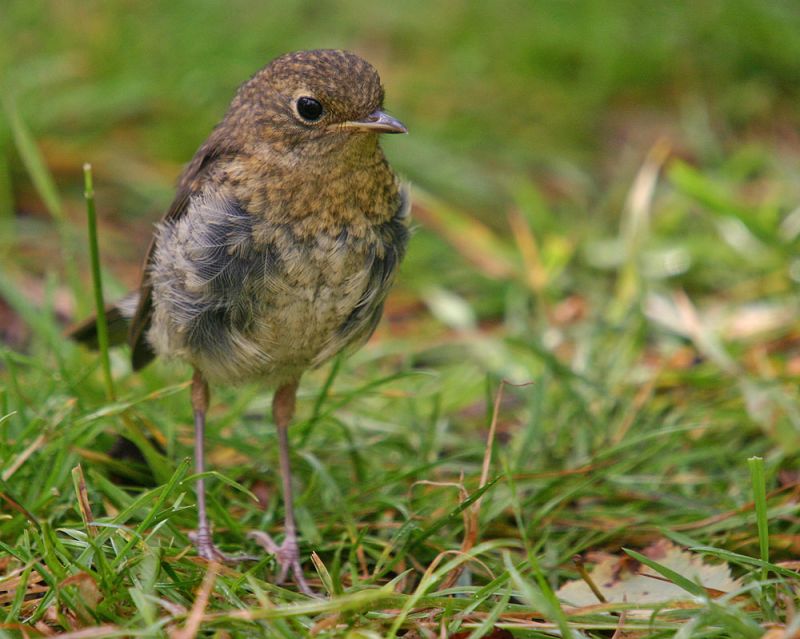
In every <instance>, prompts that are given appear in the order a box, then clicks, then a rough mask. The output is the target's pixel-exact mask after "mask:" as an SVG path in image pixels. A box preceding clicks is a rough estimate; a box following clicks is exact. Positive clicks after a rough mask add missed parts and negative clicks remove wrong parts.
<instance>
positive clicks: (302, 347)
mask: <svg viewBox="0 0 800 639" xmlns="http://www.w3.org/2000/svg"><path fill="white" fill-rule="evenodd" d="M383 102H384V88H383V84H382V83H381V79H380V77H379V75H378V72H377V71H376V69H375V68H374V67H373V66H372V65H371V64H370V63H368V62H367V61H366V60H364V59H363V58H361V57H360V56H358V55H357V54H355V53H352V52H349V51H344V50H338V49H317V50H307V51H296V52H292V53H287V54H284V55H282V56H280V57H277V58H275V59H274V60H272V61H271V62H270V63H269V64H267V65H266V66H265V67H263V68H262V69H261V70H259V71H258V72H256V73H255V74H254V75H253V76H252V77H251V78H250V79H249V80H248V81H246V82H245V83H244V84H242V85H241V86H240V87H239V89H238V90H237V92H236V94H235V96H234V98H233V100H232V102H231V104H230V106H229V108H228V110H227V112H226V113H225V115H224V117H223V118H222V120H221V121H220V123H219V124H218V125H217V126H216V127H215V128H214V129H213V131H212V132H211V134H210V135H209V137H208V138H207V139H206V140H205V142H203V144H202V145H200V147H199V149H198V150H197V152H196V153H195V155H194V157H193V158H192V159H191V161H190V162H189V164H188V165H187V166H186V168H185V169H184V171H183V173H182V174H181V176H180V178H179V180H178V185H177V190H176V194H175V197H174V199H173V201H172V204H171V206H170V207H169V209H168V210H167V211H166V214H165V215H164V217H163V219H162V220H161V222H160V223H158V224H157V225H156V229H155V232H154V235H153V238H152V241H151V243H150V246H149V248H148V250H147V253H146V257H145V260H144V265H143V268H142V275H141V282H140V285H139V287H138V290H136V291H134V292H133V293H131V294H130V295H128V296H126V297H124V298H123V299H122V300H120V302H119V303H117V304H115V305H110V306H109V307H108V309H107V311H106V316H107V322H108V327H109V335H110V336H111V341H112V343H113V344H119V343H124V342H127V344H128V345H129V346H130V352H131V363H132V368H133V369H134V370H139V369H141V368H142V367H144V366H146V365H147V364H149V363H150V362H151V361H152V360H153V359H154V358H155V357H157V356H158V357H163V358H166V359H177V360H182V361H184V362H186V363H188V364H189V365H190V366H191V368H192V371H193V374H192V379H191V403H192V409H193V415H194V447H195V454H194V462H195V471H196V473H198V474H202V473H204V472H205V469H206V466H205V456H204V439H205V430H206V412H207V410H208V406H209V400H210V393H209V386H210V385H211V386H216V385H220V384H221V385H237V384H242V383H252V382H255V383H259V384H262V385H263V386H264V388H265V389H266V388H270V389H273V390H274V394H273V399H272V417H273V421H274V423H275V427H276V430H277V439H278V458H279V466H280V477H281V483H282V493H283V504H284V517H285V521H284V538H283V541H282V543H281V544H278V543H276V542H275V541H274V540H273V539H272V537H271V536H269V535H268V534H267V533H266V532H265V531H252V532H251V533H250V535H251V537H252V539H254V540H255V541H256V542H257V543H258V544H259V545H260V546H261V547H263V549H264V550H266V551H267V552H268V553H271V554H273V555H274V556H275V559H276V562H277V564H278V567H279V575H278V578H277V580H276V583H283V582H284V581H285V580H286V579H287V577H288V576H289V573H291V574H292V577H293V579H294V580H295V583H296V584H297V585H298V587H299V588H300V590H302V591H303V592H305V593H307V594H313V592H312V591H311V589H310V588H309V586H308V583H307V582H306V580H305V577H304V574H303V571H302V566H301V562H300V554H299V546H298V536H297V529H296V526H295V519H294V510H293V497H292V474H291V468H290V448H289V438H288V429H289V425H290V424H291V422H292V419H293V416H294V412H295V402H296V394H297V389H298V385H299V383H300V379H301V377H302V375H303V374H304V373H305V372H306V371H308V370H310V369H314V368H316V367H319V366H321V365H322V364H324V363H325V362H326V361H328V360H330V359H331V358H332V357H334V356H335V355H337V354H338V353H340V352H343V351H346V352H352V351H353V350H355V349H357V348H359V347H360V346H362V345H363V344H364V343H365V342H366V341H367V339H368V338H369V337H370V335H371V334H372V333H373V331H374V330H375V328H376V325H377V324H378V321H379V320H380V317H381V315H382V310H383V305H384V301H385V299H386V296H387V294H388V292H389V288H390V287H391V285H392V283H393V281H394V279H395V275H396V273H397V270H398V267H399V265H400V262H401V260H402V259H403V257H404V255H405V252H406V247H407V243H408V239H409V208H410V207H409V195H408V186H407V184H406V183H405V182H404V181H402V180H401V179H400V178H399V177H398V175H397V174H396V173H395V172H394V170H393V169H392V168H391V166H390V165H389V163H388V161H387V159H386V157H385V155H384V153H383V151H382V149H381V146H380V143H379V138H380V137H381V135H382V134H403V133H407V132H408V131H407V128H406V127H405V125H404V124H403V123H402V122H400V121H399V120H398V119H396V118H395V117H393V116H391V115H390V114H389V113H388V112H387V111H386V110H385V109H384V107H383ZM68 334H69V335H70V337H72V338H73V339H75V340H77V341H78V342H83V343H85V344H88V345H90V346H95V347H96V344H97V326H96V319H95V318H94V317H92V318H89V319H87V320H85V321H84V322H82V323H80V324H77V325H75V326H74V327H73V328H72V329H71V330H70V331H69V332H68ZM196 493H197V529H196V531H194V533H192V534H191V535H190V538H191V539H192V541H193V543H194V545H195V547H196V550H197V553H198V555H199V556H201V557H203V558H205V559H207V560H212V561H227V560H231V559H232V558H231V557H229V556H228V555H226V554H224V553H222V552H221V551H220V550H219V549H218V548H217V546H216V545H215V544H214V542H213V538H212V529H211V523H210V521H209V517H208V512H207V509H206V495H205V482H204V479H203V478H202V476H201V477H200V478H198V479H197V480H196Z"/></svg>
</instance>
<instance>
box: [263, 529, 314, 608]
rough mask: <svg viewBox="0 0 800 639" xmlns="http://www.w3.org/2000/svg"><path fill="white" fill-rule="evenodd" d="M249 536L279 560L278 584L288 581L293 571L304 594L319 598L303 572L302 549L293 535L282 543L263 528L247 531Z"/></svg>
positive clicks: (293, 575)
mask: <svg viewBox="0 0 800 639" xmlns="http://www.w3.org/2000/svg"><path fill="white" fill-rule="evenodd" d="M247 536H248V537H249V538H250V539H252V540H253V541H255V542H256V543H257V544H258V545H259V546H261V547H262V548H263V549H264V550H266V551H267V552H268V553H269V554H271V555H275V560H276V561H277V562H278V566H280V572H279V573H278V579H277V580H276V581H275V583H276V584H278V585H280V584H282V583H283V582H284V581H286V577H288V576H289V572H290V571H291V573H292V577H294V580H295V583H297V586H298V587H299V588H300V591H301V592H302V593H303V594H305V595H308V596H309V597H315V598H319V595H318V594H316V593H315V592H314V591H313V590H311V588H310V586H309V585H308V582H307V581H306V578H305V575H304V574H303V570H302V568H301V567H300V550H299V548H298V547H297V539H296V538H295V537H294V536H293V535H288V536H287V537H286V539H284V540H283V543H282V544H281V545H278V544H277V543H275V540H274V539H272V537H270V536H269V535H268V534H267V533H265V532H263V531H261V530H252V531H250V532H249V533H247Z"/></svg>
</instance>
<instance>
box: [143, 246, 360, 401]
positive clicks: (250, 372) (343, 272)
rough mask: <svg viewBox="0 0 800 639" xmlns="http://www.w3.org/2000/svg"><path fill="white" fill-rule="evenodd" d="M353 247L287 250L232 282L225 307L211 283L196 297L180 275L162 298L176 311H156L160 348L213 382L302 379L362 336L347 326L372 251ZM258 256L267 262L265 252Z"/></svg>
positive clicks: (254, 258) (254, 261)
mask: <svg viewBox="0 0 800 639" xmlns="http://www.w3.org/2000/svg"><path fill="white" fill-rule="evenodd" d="M346 248H347V249H348V250H343V249H344V247H342V246H340V245H338V244H337V243H335V242H333V241H332V242H330V243H328V242H322V243H321V244H316V245H314V246H313V247H310V248H309V247H304V248H303V250H296V249H292V250H289V251H287V252H285V253H284V254H282V255H281V256H280V259H279V260H277V263H279V264H280V268H279V269H278V268H276V269H271V270H269V271H266V270H263V269H262V270H261V271H259V270H258V269H253V268H247V269H245V268H242V270H243V272H247V273H248V275H247V277H245V278H242V279H241V281H238V282H236V281H234V282H232V285H231V286H232V288H231V289H230V291H229V294H228V301H227V303H226V305H225V306H223V307H220V306H219V305H218V304H217V305H213V304H210V303H208V301H209V300H211V299H215V298H217V299H218V298H219V295H216V294H215V295H210V294H209V291H208V286H209V285H208V284H205V286H204V287H200V288H201V291H202V294H200V295H196V294H195V293H196V292H195V291H193V290H190V289H187V287H186V282H185V281H184V282H180V281H178V280H172V282H174V286H175V288H174V290H172V291H170V292H169V294H167V295H161V296H160V298H161V299H162V300H164V299H167V300H171V302H172V303H171V304H170V305H169V306H170V308H161V309H159V308H157V309H156V312H155V314H154V330H153V331H152V332H151V335H154V336H155V340H154V341H155V346H156V348H157V350H158V351H159V352H160V354H162V355H167V356H171V357H178V358H180V359H184V360H186V361H188V362H190V363H191V364H192V365H194V366H195V367H196V368H198V369H199V370H201V371H202V372H203V374H204V375H205V377H206V378H207V379H208V380H209V381H210V382H212V383H239V382H244V381H249V380H261V381H263V382H265V383H266V384H268V385H271V386H274V385H277V384H280V383H282V382H285V381H290V380H293V379H297V378H299V376H300V375H301V374H302V373H303V371H305V370H307V369H309V368H312V367H314V366H317V365H319V364H321V363H323V362H324V361H326V360H327V359H329V358H330V357H332V356H333V355H335V354H336V353H337V352H339V351H340V350H341V349H342V348H344V347H345V346H347V345H348V344H349V343H350V342H351V341H353V339H354V338H355V337H358V336H354V335H353V334H352V333H350V332H348V331H346V330H343V327H345V326H346V325H347V320H348V317H349V316H350V315H351V313H352V312H353V309H354V308H355V307H356V306H357V305H358V304H359V302H360V301H361V300H362V299H363V297H364V292H365V290H367V288H368V286H369V283H370V261H371V256H370V255H371V254H370V252H369V251H367V250H364V251H358V250H353V247H352V246H347V247H346ZM250 259H251V262H250V263H251V264H260V263H261V262H262V261H263V259H264V256H263V255H261V254H257V255H254V256H252V258H250ZM198 300H199V301H198ZM187 308H188V309H191V310H189V311H188V312H187V310H186V309H187ZM165 318H168V320H167V319H165ZM176 319H179V320H180V321H176ZM159 338H160V339H159ZM159 342H160V343H159Z"/></svg>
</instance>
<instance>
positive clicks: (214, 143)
mask: <svg viewBox="0 0 800 639" xmlns="http://www.w3.org/2000/svg"><path fill="white" fill-rule="evenodd" d="M219 133H220V132H219V130H216V131H215V132H214V133H212V134H211V136H210V137H209V138H208V140H206V142H205V143H204V144H203V145H202V146H201V147H200V148H199V149H198V150H197V153H195V155H194V157H193V158H192V161H191V162H190V163H189V165H188V166H187V167H186V169H185V170H184V172H183V174H182V175H181V177H180V180H179V181H178V189H177V192H176V194H175V199H174V200H173V201H172V204H171V205H170V207H169V209H168V210H167V212H166V214H165V215H164V217H163V218H162V224H163V223H164V222H169V221H175V220H177V219H179V218H181V217H182V216H183V215H184V214H185V213H186V209H187V206H188V204H189V200H190V199H191V198H192V196H193V195H195V194H196V193H198V192H199V191H200V186H201V183H202V178H203V176H205V175H206V174H207V173H208V171H209V169H210V168H211V167H212V166H213V165H214V163H216V162H218V161H219V159H220V158H221V157H223V156H226V155H228V154H230V153H231V152H233V149H232V148H230V146H229V145H226V144H224V143H223V142H222V135H220V134H219ZM154 249H155V236H154V238H153V240H151V242H150V246H149V247H148V248H147V253H146V255H145V258H144V263H143V265H142V276H141V283H140V284H139V303H138V305H137V306H136V311H135V312H134V314H133V318H132V319H131V324H130V328H129V329H128V344H129V345H130V347H131V362H132V364H133V370H139V369H140V368H142V367H144V366H145V365H147V364H148V363H149V362H150V361H152V360H153V359H154V358H155V353H154V352H153V349H152V348H151V347H150V344H149V343H148V342H147V331H148V329H149V328H150V320H151V316H152V312H153V298H152V288H153V287H152V283H151V281H150V265H151V263H152V261H153V255H154Z"/></svg>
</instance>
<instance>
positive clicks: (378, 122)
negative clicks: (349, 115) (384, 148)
mask: <svg viewBox="0 0 800 639" xmlns="http://www.w3.org/2000/svg"><path fill="white" fill-rule="evenodd" d="M344 126H345V127H347V128H348V129H361V130H362V131H370V132H372V133H408V129H407V128H406V126H405V124H403V123H402V122H400V120H397V119H395V118H393V117H392V116H391V115H389V114H388V113H384V112H383V111H375V112H373V113H370V114H369V115H368V116H367V117H365V118H363V119H361V120H351V121H350V122H345V123H344Z"/></svg>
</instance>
